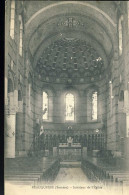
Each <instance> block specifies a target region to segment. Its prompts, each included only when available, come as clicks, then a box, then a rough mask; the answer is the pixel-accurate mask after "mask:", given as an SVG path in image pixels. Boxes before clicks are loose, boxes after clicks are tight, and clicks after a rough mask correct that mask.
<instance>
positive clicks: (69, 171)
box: [54, 168, 90, 183]
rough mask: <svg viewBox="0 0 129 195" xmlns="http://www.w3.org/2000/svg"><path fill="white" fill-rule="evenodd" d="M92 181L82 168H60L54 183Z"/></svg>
mask: <svg viewBox="0 0 129 195" xmlns="http://www.w3.org/2000/svg"><path fill="white" fill-rule="evenodd" d="M62 182H63V183H64V182H67V183H69V182H70V183H73V182H74V183H82V182H83V183H84V182H85V183H90V182H89V180H88V178H87V177H86V175H85V174H84V173H83V171H82V169H81V168H60V170H59V173H58V175H57V177H56V179H55V181H54V183H62Z"/></svg>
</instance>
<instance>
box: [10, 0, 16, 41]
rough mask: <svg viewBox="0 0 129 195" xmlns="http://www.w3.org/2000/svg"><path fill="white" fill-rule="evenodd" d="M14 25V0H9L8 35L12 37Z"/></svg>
mask: <svg viewBox="0 0 129 195" xmlns="http://www.w3.org/2000/svg"><path fill="white" fill-rule="evenodd" d="M14 26H15V1H14V0H12V1H11V17H10V36H11V38H12V39H14Z"/></svg>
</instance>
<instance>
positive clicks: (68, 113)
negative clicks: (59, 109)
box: [65, 93, 74, 121]
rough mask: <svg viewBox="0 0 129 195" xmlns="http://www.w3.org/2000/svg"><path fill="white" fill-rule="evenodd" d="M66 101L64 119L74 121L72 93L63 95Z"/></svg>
mask: <svg viewBox="0 0 129 195" xmlns="http://www.w3.org/2000/svg"><path fill="white" fill-rule="evenodd" d="M65 101H66V120H68V121H74V95H73V94H71V93H68V94H67V95H66V97H65Z"/></svg>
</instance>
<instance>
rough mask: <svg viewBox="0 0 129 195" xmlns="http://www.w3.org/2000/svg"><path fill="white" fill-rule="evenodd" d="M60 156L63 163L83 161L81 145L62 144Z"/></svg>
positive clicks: (59, 149)
mask: <svg viewBox="0 0 129 195" xmlns="http://www.w3.org/2000/svg"><path fill="white" fill-rule="evenodd" d="M58 154H59V157H60V160H61V161H81V156H82V148H81V144H80V143H73V144H70V145H69V144H68V143H60V144H59V147H58Z"/></svg>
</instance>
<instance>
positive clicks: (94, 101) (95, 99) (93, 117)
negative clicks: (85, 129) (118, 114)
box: [92, 91, 97, 120]
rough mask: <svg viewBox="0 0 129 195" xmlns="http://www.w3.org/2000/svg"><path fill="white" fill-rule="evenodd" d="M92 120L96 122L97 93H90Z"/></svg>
mask: <svg viewBox="0 0 129 195" xmlns="http://www.w3.org/2000/svg"><path fill="white" fill-rule="evenodd" d="M92 120H97V92H96V91H95V92H93V93H92Z"/></svg>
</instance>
